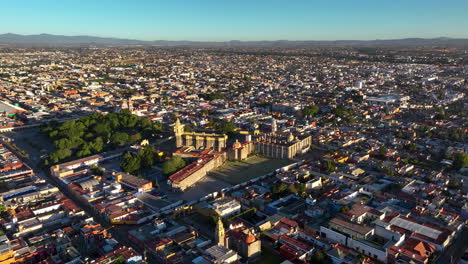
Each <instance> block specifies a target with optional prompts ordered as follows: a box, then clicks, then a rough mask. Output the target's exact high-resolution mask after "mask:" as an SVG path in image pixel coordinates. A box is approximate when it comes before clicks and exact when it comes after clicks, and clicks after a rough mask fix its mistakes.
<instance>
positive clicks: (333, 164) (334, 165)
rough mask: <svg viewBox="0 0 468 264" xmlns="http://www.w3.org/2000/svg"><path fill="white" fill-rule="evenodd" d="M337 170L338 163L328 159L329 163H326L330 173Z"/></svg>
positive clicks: (326, 168)
mask: <svg viewBox="0 0 468 264" xmlns="http://www.w3.org/2000/svg"><path fill="white" fill-rule="evenodd" d="M335 170H336V164H335V163H334V162H333V161H331V160H327V163H325V171H326V172H328V173H330V172H334V171H335Z"/></svg>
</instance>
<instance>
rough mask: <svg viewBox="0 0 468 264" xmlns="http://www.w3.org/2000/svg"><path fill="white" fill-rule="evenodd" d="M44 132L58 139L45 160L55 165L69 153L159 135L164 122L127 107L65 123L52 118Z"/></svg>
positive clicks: (90, 151)
mask: <svg viewBox="0 0 468 264" xmlns="http://www.w3.org/2000/svg"><path fill="white" fill-rule="evenodd" d="M43 132H45V133H47V134H48V136H49V137H50V138H52V139H53V140H54V145H55V147H56V151H55V152H53V153H51V154H50V155H49V157H48V158H47V159H46V160H45V165H53V164H56V163H58V162H61V161H63V160H65V159H67V158H69V157H85V156H89V155H92V154H96V153H100V152H103V151H105V150H108V149H112V148H116V147H121V146H124V145H126V144H133V143H137V142H139V141H140V140H141V139H143V138H146V139H148V138H152V137H155V136H156V135H158V134H160V133H161V132H162V124H161V123H159V122H152V121H151V120H147V119H142V118H141V117H139V116H137V115H134V114H132V113H131V112H130V111H128V110H124V111H121V112H118V113H109V114H101V113H95V114H92V115H90V116H85V117H81V118H80V119H78V120H70V121H67V122H64V123H62V124H60V123H57V122H51V123H50V124H49V125H47V126H46V127H45V128H44V129H43Z"/></svg>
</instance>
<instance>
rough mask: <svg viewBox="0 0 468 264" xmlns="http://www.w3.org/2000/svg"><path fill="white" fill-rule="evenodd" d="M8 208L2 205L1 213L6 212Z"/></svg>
mask: <svg viewBox="0 0 468 264" xmlns="http://www.w3.org/2000/svg"><path fill="white" fill-rule="evenodd" d="M6 210H7V207H6V205H4V204H3V203H1V204H0V213H3V212H6Z"/></svg>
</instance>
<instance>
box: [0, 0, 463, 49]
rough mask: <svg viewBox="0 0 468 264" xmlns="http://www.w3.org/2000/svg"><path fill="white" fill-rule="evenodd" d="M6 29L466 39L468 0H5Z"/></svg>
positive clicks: (1, 21)
mask: <svg viewBox="0 0 468 264" xmlns="http://www.w3.org/2000/svg"><path fill="white" fill-rule="evenodd" d="M0 6H1V7H0V33H8V32H11V33H18V34H39V33H50V34H61V35H93V36H102V37H120V38H132V39H142V40H160V39H167V40H209V41H224V40H234V39H235V40H278V39H288V40H336V39H390V38H406V37H423V38H430V37H440V36H444V37H462V38H468V0H0Z"/></svg>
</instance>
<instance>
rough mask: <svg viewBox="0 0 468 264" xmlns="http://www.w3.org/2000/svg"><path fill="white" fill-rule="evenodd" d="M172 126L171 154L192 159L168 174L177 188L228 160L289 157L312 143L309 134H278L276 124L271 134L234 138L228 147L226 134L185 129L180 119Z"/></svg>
mask: <svg viewBox="0 0 468 264" xmlns="http://www.w3.org/2000/svg"><path fill="white" fill-rule="evenodd" d="M273 123H274V124H275V122H273ZM172 127H173V132H174V137H175V140H176V147H177V148H178V151H176V152H175V153H174V154H175V155H182V156H185V157H193V158H195V161H193V162H192V163H191V164H188V165H187V166H186V167H185V168H183V169H181V170H180V171H178V172H176V173H174V174H173V175H171V176H170V177H169V180H168V184H169V185H171V186H172V188H174V189H176V190H180V191H183V190H185V189H186V188H189V187H190V186H191V185H193V184H194V183H196V182H197V181H198V180H200V179H202V178H203V177H205V176H206V174H207V173H208V172H209V171H210V170H212V169H215V168H217V167H219V166H221V165H222V164H223V163H224V161H225V160H227V159H228V160H243V159H246V158H247V157H248V156H249V155H251V154H254V153H258V154H261V155H265V156H268V157H272V158H275V159H292V158H294V157H295V156H297V155H299V154H303V153H305V152H307V151H308V150H309V149H310V146H311V143H312V137H311V136H310V135H297V136H294V135H293V134H292V133H291V132H289V133H277V131H276V125H274V126H273V131H272V133H269V134H265V135H261V136H256V137H255V138H253V137H252V135H250V134H248V135H245V140H244V141H243V142H240V141H239V140H236V141H235V142H234V143H233V144H232V145H231V146H228V136H227V135H224V134H216V133H199V132H186V131H185V130H184V125H183V124H182V123H181V122H180V120H179V119H177V120H176V122H175V123H174V124H173V125H172ZM200 151H201V152H200Z"/></svg>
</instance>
